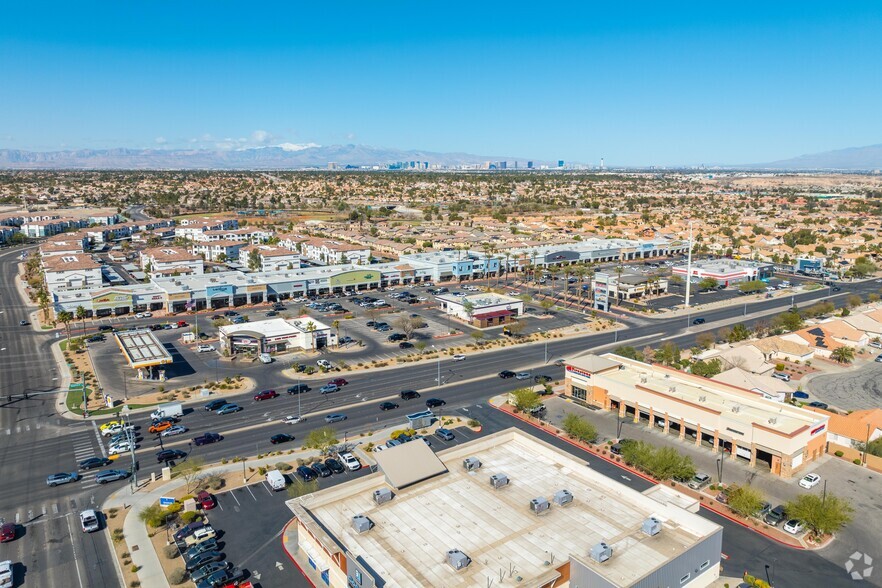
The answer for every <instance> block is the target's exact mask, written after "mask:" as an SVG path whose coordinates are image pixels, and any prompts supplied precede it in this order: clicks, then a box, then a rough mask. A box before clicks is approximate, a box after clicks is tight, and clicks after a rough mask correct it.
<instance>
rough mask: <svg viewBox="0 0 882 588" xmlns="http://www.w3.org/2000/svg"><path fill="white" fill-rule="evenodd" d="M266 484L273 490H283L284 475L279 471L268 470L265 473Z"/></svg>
mask: <svg viewBox="0 0 882 588" xmlns="http://www.w3.org/2000/svg"><path fill="white" fill-rule="evenodd" d="M266 483H267V484H269V485H270V488H272V489H273V490H277V491H278V490H284V489H285V475H284V474H283V473H282V472H280V471H279V470H270V471H268V472H267V473H266Z"/></svg>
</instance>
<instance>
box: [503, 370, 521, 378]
mask: <svg viewBox="0 0 882 588" xmlns="http://www.w3.org/2000/svg"><path fill="white" fill-rule="evenodd" d="M516 375H517V374H515V373H514V372H513V371H511V370H502V371H501V372H499V377H500V378H502V379H503V380H505V379H507V378H513V377H515V376H516Z"/></svg>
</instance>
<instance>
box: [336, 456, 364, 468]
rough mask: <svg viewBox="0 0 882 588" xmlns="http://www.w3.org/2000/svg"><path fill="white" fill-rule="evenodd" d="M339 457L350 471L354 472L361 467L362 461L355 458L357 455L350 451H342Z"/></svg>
mask: <svg viewBox="0 0 882 588" xmlns="http://www.w3.org/2000/svg"><path fill="white" fill-rule="evenodd" d="M337 457H339V458H340V463H342V464H343V465H344V466H345V467H346V469H348V470H349V471H350V472H354V471H357V470H359V469H361V462H359V461H358V460H357V459H356V458H355V456H354V455H352V454H351V453H349V452H348V451H347V452H346V453H341V454H340V455H338V456H337Z"/></svg>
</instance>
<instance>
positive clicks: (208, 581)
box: [196, 568, 245, 588]
mask: <svg viewBox="0 0 882 588" xmlns="http://www.w3.org/2000/svg"><path fill="white" fill-rule="evenodd" d="M244 578H245V572H244V571H242V570H240V569H239V568H230V569H227V570H221V571H219V572H215V573H213V574H211V575H210V576H208V577H207V578H205V579H204V580H202V581H201V582H199V583H198V584H196V588H222V587H227V586H236V585H237V584H238V583H239V581H240V580H243V579H244Z"/></svg>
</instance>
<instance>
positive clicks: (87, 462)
mask: <svg viewBox="0 0 882 588" xmlns="http://www.w3.org/2000/svg"><path fill="white" fill-rule="evenodd" d="M111 463H113V462H112V461H110V460H109V459H107V458H106V457H90V458H89V459H84V460H83V461H81V462H80V463H79V464H78V465H79V467H80V469H81V470H91V469H93V468H100V467H104V466H106V465H110V464H111Z"/></svg>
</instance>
